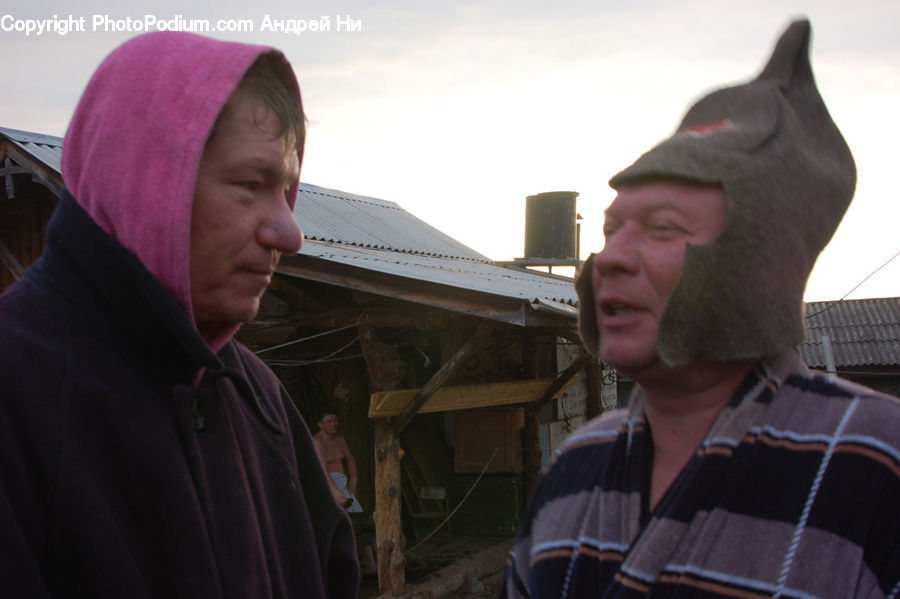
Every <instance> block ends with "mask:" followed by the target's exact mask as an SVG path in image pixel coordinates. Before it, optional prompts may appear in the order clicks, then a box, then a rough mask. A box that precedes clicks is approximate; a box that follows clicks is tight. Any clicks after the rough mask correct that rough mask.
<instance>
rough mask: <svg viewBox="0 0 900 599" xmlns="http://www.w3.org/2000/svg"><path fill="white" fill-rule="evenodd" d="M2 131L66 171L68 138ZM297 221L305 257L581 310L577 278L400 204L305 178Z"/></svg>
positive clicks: (553, 307) (544, 307) (559, 308)
mask: <svg viewBox="0 0 900 599" xmlns="http://www.w3.org/2000/svg"><path fill="white" fill-rule="evenodd" d="M0 134H2V135H3V136H5V137H6V138H8V139H9V140H10V141H11V142H12V143H14V144H16V145H17V146H18V147H20V148H21V149H22V150H23V151H25V152H27V153H28V154H30V155H31V156H33V157H34V158H36V159H37V160H39V161H41V162H42V163H44V164H45V165H46V166H48V167H49V168H50V169H52V170H53V171H55V172H56V173H59V172H60V159H61V157H62V142H63V140H62V138H60V137H53V136H50V135H41V134H38V133H30V132H28V131H20V130H17V129H8V128H4V127H0ZM294 218H295V219H296V220H297V222H298V223H300V226H301V227H302V229H303V233H304V236H305V237H306V242H305V243H304V245H303V249H302V250H301V252H300V253H301V254H305V255H308V256H315V257H317V258H320V259H322V260H327V261H332V262H340V263H343V264H347V265H350V266H355V267H359V268H364V269H368V270H372V271H375V272H384V273H389V274H393V275H396V276H400V277H406V278H410V279H414V280H420V281H427V282H431V283H437V284H441V285H447V286H450V287H455V288H459V289H468V290H472V291H477V292H481V293H487V294H490V295H496V296H501V297H506V298H513V299H519V300H522V301H524V302H527V303H529V304H531V305H532V306H533V307H535V309H541V310H551V311H557V312H559V313H562V314H566V315H569V316H571V317H573V318H574V317H575V315H576V314H575V310H574V309H573V308H572V306H574V305H575V303H576V301H577V296H576V294H575V289H574V287H573V285H572V280H571V279H566V278H563V277H557V276H553V275H547V274H544V273H540V272H535V271H530V270H524V269H519V268H512V267H505V266H500V265H498V264H494V263H493V262H491V260H490V259H489V258H487V257H486V256H484V255H483V254H480V253H478V252H476V251H475V250H473V249H472V248H469V247H467V246H466V245H464V244H462V243H460V242H459V241H457V240H455V239H453V238H452V237H450V236H449V235H447V234H446V233H443V232H442V231H440V230H438V229H437V228H435V227H433V226H431V225H429V224H428V223H426V222H424V221H422V220H421V219H419V218H417V217H415V216H413V215H412V214H410V213H409V212H407V211H406V210H404V209H403V208H401V207H400V206H399V205H398V204H396V203H395V202H390V201H387V200H381V199H377V198H372V197H366V196H361V195H356V194H352V193H347V192H344V191H337V190H333V189H327V188H324V187H318V186H316V185H311V184H309V183H301V184H300V189H299V191H298V194H297V203H296V206H295V208H294Z"/></svg>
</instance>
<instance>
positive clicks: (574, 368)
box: [533, 355, 592, 412]
mask: <svg viewBox="0 0 900 599" xmlns="http://www.w3.org/2000/svg"><path fill="white" fill-rule="evenodd" d="M591 359H592V358H591V357H590V356H588V355H583V356H580V357H579V358H577V359H576V360H575V361H574V362H572V363H571V364H569V366H568V367H567V368H566V369H565V370H563V371H562V372H561V373H559V375H558V376H557V377H556V378H555V379H553V382H552V383H550V386H549V387H547V390H546V391H545V392H544V395H543V397H541V398H540V399H539V400H538V401H537V403H535V404H534V406H533V407H534V411H535V412H539V411H540V410H541V408H543V407H544V406H545V405H547V404H548V403H549V402H550V400H551V399H553V398H554V397H555V396H556V394H557V393H559V392H560V391H561V390H562V389H563V388H564V387H566V386H567V385H568V384H569V383H571V382H572V379H574V378H575V375H577V374H578V373H579V372H581V370H582V369H583V368H584V367H585V366H587V365H588V364H589V363H590V362H591Z"/></svg>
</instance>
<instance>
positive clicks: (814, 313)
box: [800, 297, 900, 368]
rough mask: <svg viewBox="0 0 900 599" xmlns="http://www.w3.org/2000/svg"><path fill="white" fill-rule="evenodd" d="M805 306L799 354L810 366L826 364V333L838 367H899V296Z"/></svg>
mask: <svg viewBox="0 0 900 599" xmlns="http://www.w3.org/2000/svg"><path fill="white" fill-rule="evenodd" d="M805 309H806V326H807V341H806V343H804V344H803V345H801V346H800V353H801V354H802V356H803V359H804V360H805V361H806V363H807V364H809V365H810V366H812V367H814V368H824V367H825V350H824V345H823V341H822V336H823V335H827V336H828V338H829V340H830V342H831V347H832V352H833V354H834V361H835V365H836V366H837V367H839V368H840V367H849V366H856V367H860V366H871V367H884V366H900V297H891V298H877V299H859V300H842V301H838V302H810V303H808V304H806V306H805Z"/></svg>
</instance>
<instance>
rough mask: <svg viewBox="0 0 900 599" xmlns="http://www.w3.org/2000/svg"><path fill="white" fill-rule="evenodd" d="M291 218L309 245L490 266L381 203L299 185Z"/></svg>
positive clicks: (394, 207)
mask: <svg viewBox="0 0 900 599" xmlns="http://www.w3.org/2000/svg"><path fill="white" fill-rule="evenodd" d="M294 217H295V218H296V220H297V222H299V223H301V226H302V227H303V233H304V235H305V236H306V238H307V239H310V240H314V241H323V242H327V243H335V244H339V245H343V246H355V247H364V248H374V249H382V250H391V251H394V252H401V253H408V254H423V255H427V256H440V257H447V258H457V259H462V260H475V261H478V262H490V259H489V258H487V257H486V256H484V255H482V254H479V253H478V252H476V251H475V250H473V249H471V248H469V247H466V246H465V245H463V244H462V243H460V242H458V241H457V240H455V239H453V238H452V237H450V236H449V235H447V234H445V233H443V232H441V231H439V230H438V229H436V228H434V227H432V226H431V225H429V224H428V223H426V222H424V221H422V220H419V219H418V218H416V217H415V216H413V215H412V214H410V213H409V212H407V211H406V210H404V209H403V208H401V207H400V206H399V205H397V204H396V203H395V202H389V201H387V200H380V199H377V198H370V197H366V196H360V195H355V194H352V193H347V192H344V191H337V190H334V189H326V188H324V187H317V186H315V185H310V184H309V183H301V184H300V190H299V193H298V195H297V204H296V206H295V208H294Z"/></svg>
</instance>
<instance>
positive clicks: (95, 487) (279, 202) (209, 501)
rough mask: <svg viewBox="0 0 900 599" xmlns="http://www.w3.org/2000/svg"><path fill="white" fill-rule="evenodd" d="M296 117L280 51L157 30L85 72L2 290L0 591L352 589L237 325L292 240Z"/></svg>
mask: <svg viewBox="0 0 900 599" xmlns="http://www.w3.org/2000/svg"><path fill="white" fill-rule="evenodd" d="M304 122H305V120H304V116H303V111H302V107H301V103H300V92H299V88H298V86H297V82H296V79H295V77H294V74H293V71H292V69H291V67H290V65H289V64H288V62H287V60H286V59H285V58H284V56H283V55H282V54H281V53H279V52H277V51H275V50H273V49H271V48H266V47H261V46H250V45H245V44H236V43H227V42H220V41H215V40H211V39H208V38H204V37H200V36H196V35H191V34H184V33H172V32H167V33H154V34H148V35H144V36H140V37H138V38H135V39H133V40H131V41H129V42H127V43H126V44H124V45H123V46H121V47H120V48H118V49H117V50H115V51H114V52H113V53H112V54H111V55H110V56H109V57H108V58H107V59H106V60H105V61H104V62H103V63H102V64H101V65H100V67H99V68H98V69H97V72H96V73H95V74H94V76H93V77H92V79H91V81H90V83H89V84H88V86H87V89H86V90H85V92H84V94H83V96H82V98H81V101H80V103H79V105H78V108H77V109H76V112H75V115H74V116H73V118H72V122H71V124H70V126H69V130H68V132H67V135H66V138H65V142H64V153H63V160H62V170H63V180H64V182H65V186H66V190H65V191H64V192H63V195H62V197H61V199H60V202H59V206H58V208H57V210H56V212H55V214H54V217H53V219H52V221H51V223H50V225H49V227H48V231H47V247H46V250H45V252H44V254H43V255H42V256H41V258H40V259H39V260H38V261H37V262H36V263H35V264H34V265H33V266H32V267H31V268H30V269H29V270H28V271H27V273H26V276H25V277H24V278H23V280H22V281H20V282H19V283H17V284H16V285H14V286H13V287H11V288H10V289H9V290H7V292H6V293H4V294H3V296H2V297H0V331H3V343H2V346H0V474H2V476H0V530H2V531H3V533H2V535H0V555H2V556H3V559H2V560H0V595H2V596H8V597H54V598H58V597H92V598H105V597H109V598H116V599H119V598H123V597H128V598H144V597H147V598H150V597H159V598H167V599H168V598H174V597H185V598H187V597H190V598H204V599H206V598H215V597H242V598H243V597H252V598H270V597H271V598H274V597H353V596H355V594H356V590H357V585H358V578H359V575H358V565H357V563H356V557H355V550H354V543H353V537H352V532H351V529H350V526H349V521H348V519H347V517H346V514H345V513H344V512H343V510H342V509H341V508H340V507H339V506H338V505H336V504H335V502H334V501H333V499H332V498H331V495H330V493H329V491H328V486H327V483H326V479H325V475H324V472H323V470H322V468H321V466H320V464H319V461H318V459H317V456H316V452H315V449H314V448H313V445H312V442H311V439H310V436H309V432H308V431H307V429H306V426H305V425H304V423H303V420H302V418H301V417H300V416H299V414H298V413H297V411H296V409H295V407H294V405H293V403H292V401H291V398H290V396H289V395H288V394H287V392H286V391H285V390H284V388H283V387H282V386H281V385H280V384H279V382H278V380H277V379H276V378H275V376H274V375H273V374H272V372H271V371H270V370H269V369H268V368H266V366H265V365H264V364H263V363H262V362H261V361H260V360H258V359H257V358H255V357H254V356H253V355H252V354H251V353H250V352H249V351H248V350H247V349H246V348H245V347H243V346H242V345H241V344H239V343H238V342H236V341H235V340H234V339H233V338H232V336H233V335H234V333H235V332H236V331H237V330H238V328H240V326H241V324H242V323H244V322H246V321H248V320H249V319H251V318H252V317H253V316H254V315H255V313H256V310H257V308H258V305H259V299H260V297H261V296H262V294H263V292H264V291H265V288H266V286H267V285H268V283H269V281H270V280H271V277H272V273H273V271H274V268H275V265H276V263H277V261H278V257H279V256H280V255H281V254H282V253H285V252H288V253H294V252H296V251H297V250H299V248H300V244H301V232H300V229H299V227H298V226H297V224H296V222H295V221H294V218H293V205H294V200H295V197H296V191H297V185H298V180H299V175H300V164H301V161H302V155H303V144H304V136H305V128H304Z"/></svg>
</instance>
